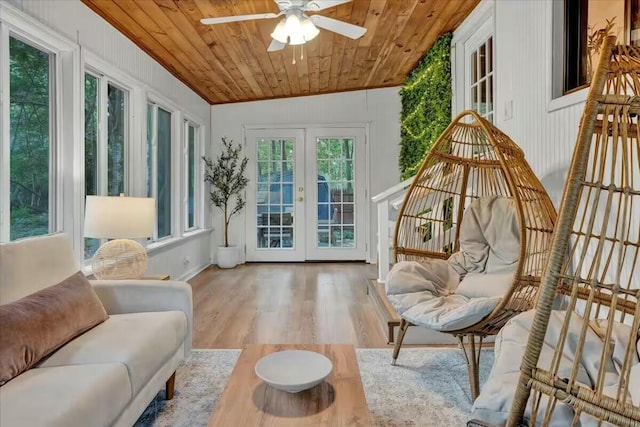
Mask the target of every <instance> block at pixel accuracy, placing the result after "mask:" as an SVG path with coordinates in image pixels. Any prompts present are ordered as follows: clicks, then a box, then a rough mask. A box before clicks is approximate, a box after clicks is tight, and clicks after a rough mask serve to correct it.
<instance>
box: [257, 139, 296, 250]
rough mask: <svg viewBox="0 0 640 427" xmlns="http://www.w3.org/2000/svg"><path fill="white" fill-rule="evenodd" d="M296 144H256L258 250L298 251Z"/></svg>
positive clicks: (277, 141)
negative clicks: (295, 186) (295, 195)
mask: <svg viewBox="0 0 640 427" xmlns="http://www.w3.org/2000/svg"><path fill="white" fill-rule="evenodd" d="M294 147H295V140H294V139H292V138H291V139H289V138H287V139H259V140H258V141H256V177H257V185H256V195H255V196H256V197H255V201H256V213H257V217H256V242H257V245H256V247H257V249H282V250H287V249H288V250H291V249H293V248H294V246H295V245H294V241H295V239H294V229H293V220H294V206H293V203H294V200H293V195H294V182H295V157H294V156H295V153H294V150H295V148H294Z"/></svg>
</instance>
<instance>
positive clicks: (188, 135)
mask: <svg viewBox="0 0 640 427" xmlns="http://www.w3.org/2000/svg"><path fill="white" fill-rule="evenodd" d="M184 123H185V132H184V135H185V144H184V156H185V159H184V160H185V166H184V171H185V174H186V177H185V186H186V188H185V199H186V203H185V209H184V212H185V213H184V215H185V230H191V229H194V228H197V226H198V207H199V203H198V188H199V187H200V185H199V183H200V179H199V176H198V164H199V162H198V160H199V156H198V148H199V144H198V132H199V130H200V129H199V128H198V126H196V125H195V124H193V123H191V122H190V121H188V120H185V122H184Z"/></svg>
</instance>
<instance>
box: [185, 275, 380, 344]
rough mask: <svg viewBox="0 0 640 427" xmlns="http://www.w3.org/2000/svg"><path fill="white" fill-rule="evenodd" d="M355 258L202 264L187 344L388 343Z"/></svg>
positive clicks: (195, 280)
mask: <svg viewBox="0 0 640 427" xmlns="http://www.w3.org/2000/svg"><path fill="white" fill-rule="evenodd" d="M375 275H376V270H375V266H372V265H367V264H364V263H362V264H360V263H305V264H302V263H301V264H280V263H277V264H245V265H241V266H238V267H236V268H234V269H231V270H219V269H217V268H209V269H207V270H205V271H204V272H202V273H201V274H199V275H198V276H196V277H194V278H193V279H192V280H190V283H191V285H192V287H193V305H194V325H193V329H194V331H193V333H194V339H193V347H194V348H242V347H243V346H244V345H245V344H278V343H279V344H338V343H340V344H341V343H347V344H353V345H355V346H356V347H388V345H387V340H386V336H385V332H386V331H385V330H384V329H383V327H382V325H381V323H380V321H379V319H378V318H377V316H376V312H375V307H374V305H373V302H372V301H371V299H370V298H369V296H368V295H367V280H368V279H370V278H372V277H375Z"/></svg>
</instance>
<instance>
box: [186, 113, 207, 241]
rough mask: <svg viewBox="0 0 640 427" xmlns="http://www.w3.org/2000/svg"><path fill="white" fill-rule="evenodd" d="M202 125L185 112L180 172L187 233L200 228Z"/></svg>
mask: <svg viewBox="0 0 640 427" xmlns="http://www.w3.org/2000/svg"><path fill="white" fill-rule="evenodd" d="M189 127H193V128H194V132H195V133H194V171H193V173H194V180H193V185H194V188H193V226H191V227H189ZM202 130H203V127H202V126H201V125H200V124H199V123H198V122H197V121H195V120H192V119H191V118H190V117H189V116H187V115H186V114H185V115H184V118H183V129H182V135H183V137H182V141H183V163H182V167H183V173H182V179H183V184H182V191H183V196H182V200H183V201H182V204H183V207H182V216H183V218H182V231H183V232H184V233H189V232H192V231H196V230H198V229H200V228H202V213H201V206H202V204H203V203H202V188H203V183H202V179H201V177H202V162H201V161H200V159H201V158H202V156H203V155H204V153H203V151H202V149H203V145H204V144H203V143H202V133H203V132H202Z"/></svg>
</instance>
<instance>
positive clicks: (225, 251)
mask: <svg viewBox="0 0 640 427" xmlns="http://www.w3.org/2000/svg"><path fill="white" fill-rule="evenodd" d="M216 256H217V260H218V267H220V268H233V267H235V266H236V265H238V247H237V246H229V247H226V246H218V252H217V254H216Z"/></svg>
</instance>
